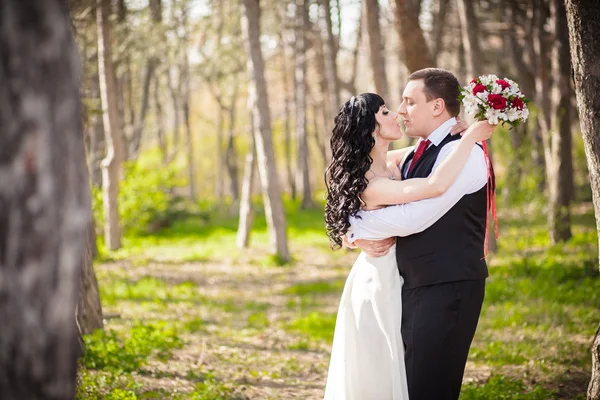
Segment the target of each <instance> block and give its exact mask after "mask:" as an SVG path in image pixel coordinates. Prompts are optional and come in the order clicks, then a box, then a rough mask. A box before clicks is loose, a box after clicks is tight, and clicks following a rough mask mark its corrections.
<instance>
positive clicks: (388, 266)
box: [324, 247, 408, 400]
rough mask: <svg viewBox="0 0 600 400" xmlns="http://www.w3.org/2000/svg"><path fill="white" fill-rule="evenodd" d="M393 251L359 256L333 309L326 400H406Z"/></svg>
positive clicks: (398, 283) (399, 288)
mask: <svg viewBox="0 0 600 400" xmlns="http://www.w3.org/2000/svg"><path fill="white" fill-rule="evenodd" d="M403 282H404V280H403V279H402V277H401V276H400V274H399V272H398V267H397V264H396V250H395V247H392V248H391V249H390V251H389V253H388V254H387V255H385V256H383V257H377V258H374V257H369V256H367V255H366V254H365V253H361V254H360V255H359V256H358V259H357V260H356V262H355V263H354V265H353V266H352V270H351V271H350V275H349V276H348V279H347V280H346V284H345V286H344V291H343V293H342V298H341V300H340V306H339V309H338V314H337V319H336V323H335V332H334V335H333V345H332V349H331V360H330V362H329V372H328V374H327V385H326V387H325V397H324V399H325V400H408V387H407V383H406V369H405V366H404V345H403V343H402V334H401V332H400V328H401V321H402V284H403Z"/></svg>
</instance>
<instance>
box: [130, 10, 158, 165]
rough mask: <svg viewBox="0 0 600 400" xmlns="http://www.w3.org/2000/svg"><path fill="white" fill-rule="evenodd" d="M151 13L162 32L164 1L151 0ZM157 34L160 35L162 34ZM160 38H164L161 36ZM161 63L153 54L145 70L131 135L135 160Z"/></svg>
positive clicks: (155, 25)
mask: <svg viewBox="0 0 600 400" xmlns="http://www.w3.org/2000/svg"><path fill="white" fill-rule="evenodd" d="M149 6H150V14H151V16H152V24H153V26H154V29H155V31H157V32H160V31H161V30H162V28H161V23H162V2H161V0H149ZM157 36H159V37H160V34H158V35H157ZM160 39H164V37H163V38H160ZM159 64H160V59H159V58H158V57H157V56H155V55H151V56H150V57H148V60H147V61H146V68H145V72H144V85H143V86H142V87H143V92H142V101H141V105H140V112H139V113H138V120H137V121H136V122H135V124H134V126H133V132H132V137H131V143H130V149H129V159H130V160H134V159H136V158H137V157H138V156H139V151H140V146H141V144H142V134H143V131H144V122H145V121H146V115H147V113H148V106H149V104H150V87H151V86H152V79H153V77H154V74H155V73H156V69H157V68H158V66H159Z"/></svg>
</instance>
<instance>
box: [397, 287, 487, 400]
mask: <svg viewBox="0 0 600 400" xmlns="http://www.w3.org/2000/svg"><path fill="white" fill-rule="evenodd" d="M484 295H485V280H476V281H458V282H448V283H442V284H437V285H431V286H423V287H418V288H414V289H406V290H403V291H402V339H403V340H404V346H405V350H406V352H405V361H406V375H407V379H408V393H409V398H410V400H457V399H458V397H459V395H460V387H461V385H462V378H463V374H464V371H465V365H466V363H467V356H468V354H469V347H470V346H471V342H472V340H473V336H474V335H475V330H476V328H477V322H478V321H479V314H480V312H481V306H482V304H483V298H484Z"/></svg>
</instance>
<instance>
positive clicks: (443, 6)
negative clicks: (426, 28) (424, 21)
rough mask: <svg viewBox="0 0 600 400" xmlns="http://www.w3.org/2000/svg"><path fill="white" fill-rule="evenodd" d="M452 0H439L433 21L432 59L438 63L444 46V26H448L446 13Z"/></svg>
mask: <svg viewBox="0 0 600 400" xmlns="http://www.w3.org/2000/svg"><path fill="white" fill-rule="evenodd" d="M449 3H450V0H440V1H438V10H437V13H436V16H435V19H434V23H433V43H432V45H433V46H432V49H431V59H432V61H433V65H437V60H438V56H439V54H440V50H441V49H442V48H443V47H444V33H445V32H444V28H446V15H447V14H448V9H449V8H450V7H449Z"/></svg>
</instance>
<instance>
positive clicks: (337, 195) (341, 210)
mask: <svg viewBox="0 0 600 400" xmlns="http://www.w3.org/2000/svg"><path fill="white" fill-rule="evenodd" d="M384 104H385V102H384V101H383V99H382V98H381V96H379V95H377V94H375V93H362V94H359V95H358V96H356V97H355V96H352V98H351V99H350V100H348V101H347V102H346V103H345V104H344V106H343V107H342V108H341V109H340V111H339V113H338V115H337V116H336V117H335V120H334V121H335V126H334V128H333V134H332V136H331V151H332V159H331V163H330V164H329V166H328V167H327V169H326V170H325V186H326V187H327V201H326V203H325V226H326V229H327V236H329V241H330V242H331V248H332V249H339V248H340V247H341V246H342V238H341V236H342V235H344V234H345V233H346V232H347V231H348V228H349V227H350V222H349V220H348V218H349V217H350V216H351V215H352V216H353V215H356V213H357V212H358V211H359V210H360V207H361V199H360V195H361V193H362V192H363V191H364V190H365V188H366V187H367V184H368V180H367V179H366V178H365V174H366V173H367V171H368V170H369V168H371V164H372V163H373V159H372V158H371V156H370V155H369V154H370V153H371V150H372V149H373V146H375V139H374V138H373V132H374V131H375V128H376V127H377V126H378V124H377V120H376V119H375V114H377V113H378V112H379V109H380V108H381V106H382V105H384Z"/></svg>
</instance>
